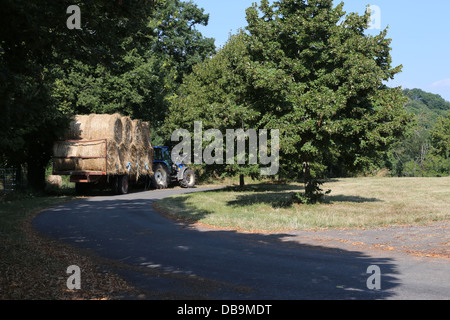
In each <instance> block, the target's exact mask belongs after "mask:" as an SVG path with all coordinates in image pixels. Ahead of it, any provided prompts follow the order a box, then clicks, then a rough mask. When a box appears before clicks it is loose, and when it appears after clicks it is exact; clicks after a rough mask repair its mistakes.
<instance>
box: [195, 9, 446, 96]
mask: <svg viewBox="0 0 450 320" xmlns="http://www.w3.org/2000/svg"><path fill="white" fill-rule="evenodd" d="M192 1H193V2H194V3H196V4H197V5H198V7H200V8H203V9H204V10H205V13H208V14H209V15H210V17H209V24H208V26H206V27H203V26H200V27H197V29H198V30H199V31H201V32H202V34H203V35H204V36H206V37H211V38H214V39H216V46H217V47H218V48H220V47H222V46H223V45H224V44H225V43H226V41H227V39H228V36H229V35H230V33H231V34H235V33H236V32H237V30H238V29H239V28H244V27H245V26H246V25H247V21H246V19H245V9H246V8H248V7H250V6H251V5H252V3H254V2H258V3H259V0H258V1H257V0H226V1H222V0H192ZM342 1H343V2H344V11H346V12H347V13H350V12H358V13H359V14H363V13H364V12H365V10H366V6H367V5H374V6H377V7H378V8H379V13H380V15H379V17H380V24H381V30H383V29H385V28H386V27H388V28H389V29H388V35H387V37H388V38H391V39H392V43H391V47H392V51H391V55H392V59H393V62H392V66H398V65H403V69H402V70H403V71H402V72H401V73H400V74H397V75H396V76H395V78H394V80H393V81H390V82H389V83H388V85H389V86H392V87H394V86H401V87H403V88H409V89H412V88H419V89H422V90H424V91H427V92H432V93H435V94H439V95H441V96H442V97H443V98H444V99H446V100H447V101H450V1H449V0H430V1H423V0H422V1H420V0H342ZM340 2H341V1H335V5H337V4H339V3H340ZM381 30H380V29H374V30H368V31H367V33H368V34H372V35H376V34H378V33H379V32H380V31H381Z"/></svg>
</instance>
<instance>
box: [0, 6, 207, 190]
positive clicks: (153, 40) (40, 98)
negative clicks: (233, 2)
mask: <svg viewBox="0 0 450 320" xmlns="http://www.w3.org/2000/svg"><path fill="white" fill-rule="evenodd" d="M67 6H68V5H67V4H65V3H64V2H58V1H56V2H55V1H51V0H44V1H41V2H39V3H35V1H30V0H19V1H9V0H7V1H6V3H4V4H2V18H1V19H0V20H1V21H0V27H1V30H0V34H1V39H2V40H1V43H0V67H1V69H0V93H1V97H0V99H1V100H0V102H1V110H0V117H1V120H0V121H1V124H2V127H3V128H4V130H2V131H1V132H0V138H1V139H0V147H1V148H0V150H1V153H0V158H1V159H0V161H1V162H2V163H5V164H7V165H9V166H18V165H21V164H24V163H27V164H28V175H29V179H28V180H29V182H30V184H31V186H32V187H33V188H35V189H38V190H42V189H43V184H44V169H45V167H46V165H47V163H48V161H49V159H50V157H51V149H52V145H53V142H54V141H55V140H56V139H57V138H58V137H59V136H60V133H61V132H62V131H63V130H65V128H66V127H67V125H68V121H69V117H70V116H71V115H72V114H88V113H112V112H120V113H123V114H127V115H131V116H132V117H134V118H141V119H143V120H151V121H152V123H153V124H158V121H159V122H160V121H162V119H163V117H164V114H165V109H166V105H167V102H166V100H165V99H166V96H167V95H169V94H170V93H171V92H172V90H174V88H175V85H174V84H173V83H175V82H174V81H172V80H171V78H170V77H169V76H168V74H169V73H170V72H168V71H172V72H171V73H170V75H171V76H173V77H174V78H178V77H179V76H180V75H179V73H183V72H184V73H187V72H189V66H190V65H191V64H193V63H195V62H197V61H199V59H201V58H204V57H206V56H208V55H209V54H211V52H212V51H213V50H214V48H213V47H211V44H212V40H206V39H203V38H202V36H201V34H199V33H198V32H197V31H196V30H195V28H194V27H195V25H196V24H197V23H202V24H206V23H207V15H204V14H202V15H200V14H199V12H202V11H201V10H200V9H198V8H197V7H196V6H195V5H193V4H186V3H184V2H181V1H178V0H145V1H130V0H116V1H106V0H100V1H86V2H82V3H80V4H79V8H80V12H81V28H80V29H74V30H70V29H68V28H67V25H66V19H67V18H68V17H69V16H68V15H67V14H66V10H67ZM171 10H177V12H178V13H179V14H181V16H182V17H183V19H180V18H179V17H176V18H173V15H171V14H170V11H171ZM185 11H186V12H185ZM161 12H164V14H165V16H164V17H161ZM170 19H172V20H173V21H176V23H175V24H171V23H169V24H170V26H169V27H168V28H166V29H164V30H162V28H163V26H164V25H165V23H166V22H167V21H169V20H170ZM187 25H188V26H189V28H185V29H183V27H184V26H187ZM175 29H176V30H178V29H180V30H181V29H183V32H180V34H182V35H184V36H186V37H188V36H189V35H191V34H193V35H195V36H193V37H191V38H189V40H186V41H185V42H184V43H183V44H180V45H182V47H176V46H177V45H178V44H179V43H176V44H173V45H172V46H171V47H170V48H171V50H172V51H170V50H169V51H164V50H163V48H160V47H159V44H160V42H161V41H162V37H165V35H167V34H169V33H170V32H177V31H175ZM169 36H172V34H169ZM202 41H204V42H206V43H208V44H209V46H207V45H206V44H205V45H204V50H203V51H201V52H196V50H195V49H194V48H197V47H198V46H199V43H202ZM212 46H213V44H212ZM174 52H185V53H186V54H185V55H184V57H185V58H186V61H178V60H177V61H176V62H172V60H174V61H175V59H174V58H173V57H172V55H173V53H174ZM192 56H195V57H194V58H193V57H192ZM178 63H183V67H182V68H178ZM168 66H169V67H168ZM174 66H176V67H174Z"/></svg>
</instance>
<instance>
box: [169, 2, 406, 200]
mask: <svg viewBox="0 0 450 320" xmlns="http://www.w3.org/2000/svg"><path fill="white" fill-rule="evenodd" d="M343 5H344V4H343V3H341V4H339V5H337V6H336V7H334V6H333V1H332V0H309V1H305V0H282V1H277V2H274V3H273V4H272V5H270V4H269V2H268V1H266V0H263V1H261V2H260V4H259V5H257V4H254V5H253V6H252V7H250V8H248V9H247V22H248V26H247V28H246V30H245V32H242V33H240V34H239V35H237V36H236V37H232V38H231V39H230V41H229V42H228V43H227V44H226V45H225V47H224V48H223V49H222V50H221V52H219V54H218V55H217V56H216V57H214V58H213V59H212V60H211V61H207V62H205V63H203V64H202V65H201V66H199V67H198V68H196V69H194V74H193V75H191V76H190V77H188V78H187V80H186V82H185V83H184V85H183V86H182V89H181V91H180V92H179V95H178V96H177V97H176V99H174V100H173V104H172V106H171V108H172V109H171V110H172V111H173V112H171V114H170V116H169V117H168V119H167V121H168V123H171V125H172V127H173V126H174V125H175V126H176V125H178V124H179V125H184V124H186V119H185V114H189V113H194V114H196V115H199V116H201V115H202V113H203V112H204V111H202V109H203V110H207V111H205V113H204V114H203V115H204V118H202V119H205V120H207V119H213V118H215V117H217V118H223V119H234V123H233V121H229V122H228V123H227V125H229V126H233V125H237V126H239V127H242V124H244V127H247V128H255V129H279V130H280V134H281V137H280V164H281V168H280V170H281V172H280V174H282V175H284V176H285V177H288V178H296V179H303V180H304V181H305V194H304V195H299V197H298V199H297V200H298V201H302V202H315V201H317V200H318V199H320V197H321V195H322V194H323V193H322V190H321V189H320V187H319V186H320V179H321V178H322V177H324V173H325V170H326V169H327V167H329V166H331V165H336V166H343V167H346V168H348V170H356V169H358V168H361V167H364V166H365V165H367V163H369V162H370V161H371V159H373V157H376V156H379V153H380V152H384V151H386V150H387V149H388V148H389V146H390V145H391V144H392V143H393V142H395V141H396V140H397V139H398V137H400V136H401V135H402V132H403V130H404V126H405V125H406V124H407V123H408V122H409V120H410V117H409V116H408V115H407V114H406V112H405V109H404V104H405V103H406V99H405V97H404V95H403V93H402V91H401V90H400V89H399V88H389V87H387V86H386V85H385V83H386V81H388V80H390V79H392V78H393V77H394V76H395V74H397V73H398V72H400V70H401V67H400V66H399V67H393V66H391V56H390V51H391V48H390V39H388V38H387V37H386V36H387V30H383V31H382V32H380V34H379V35H377V36H370V35H367V34H365V30H366V29H367V28H368V23H367V22H368V18H369V14H368V13H367V14H365V15H362V16H359V15H357V14H355V13H350V14H347V15H346V13H345V12H344V11H343ZM238 40H239V41H238ZM237 52H238V53H239V54H238V55H236V53H237ZM236 56H237V57H238V58H237V59H236ZM181 105H183V108H184V110H185V111H184V114H180V112H179V111H180V108H181ZM229 106H234V108H231V109H230V107H229ZM222 108H223V109H222ZM240 112H243V115H242V116H241V115H240ZM235 117H236V118H235ZM239 118H240V120H241V121H240V122H239V121H237V120H238V119H239ZM213 124H214V123H211V125H213Z"/></svg>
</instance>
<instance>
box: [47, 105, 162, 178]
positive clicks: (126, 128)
mask: <svg viewBox="0 0 450 320" xmlns="http://www.w3.org/2000/svg"><path fill="white" fill-rule="evenodd" d="M150 134H151V131H150V126H149V124H148V123H147V122H142V121H140V120H132V119H131V118H130V117H124V116H121V115H120V114H112V115H99V114H91V115H89V116H75V117H74V119H73V121H72V122H71V124H70V127H69V128H68V130H67V132H66V134H65V135H64V137H63V139H65V140H64V141H60V142H57V143H56V144H55V146H54V150H53V154H54V159H53V165H54V172H55V173H59V174H69V175H71V180H72V177H76V178H77V179H78V180H77V181H79V182H80V183H81V182H83V183H91V182H93V181H94V180H95V182H98V181H99V180H100V178H99V177H98V176H113V177H116V178H117V179H113V181H123V177H124V176H126V177H127V179H128V178H129V179H133V180H134V179H135V180H138V179H139V178H140V177H141V176H146V175H151V174H152V173H153V172H152V162H153V161H152V154H153V153H152V146H151V136H150ZM95 176H97V178H95ZM82 177H85V178H82ZM93 177H94V178H93ZM74 179H75V178H74ZM109 180H110V179H109V178H108V181H109Z"/></svg>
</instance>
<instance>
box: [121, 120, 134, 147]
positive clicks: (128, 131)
mask: <svg viewBox="0 0 450 320" xmlns="http://www.w3.org/2000/svg"><path fill="white" fill-rule="evenodd" d="M121 121H122V130H123V134H122V141H123V143H124V144H125V147H126V148H127V150H128V149H129V148H130V145H131V143H132V142H133V138H132V130H133V123H132V121H131V118H130V117H122V120H121Z"/></svg>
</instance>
